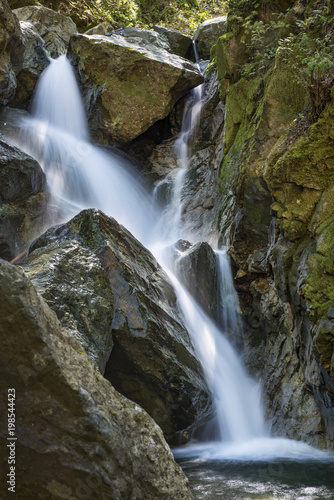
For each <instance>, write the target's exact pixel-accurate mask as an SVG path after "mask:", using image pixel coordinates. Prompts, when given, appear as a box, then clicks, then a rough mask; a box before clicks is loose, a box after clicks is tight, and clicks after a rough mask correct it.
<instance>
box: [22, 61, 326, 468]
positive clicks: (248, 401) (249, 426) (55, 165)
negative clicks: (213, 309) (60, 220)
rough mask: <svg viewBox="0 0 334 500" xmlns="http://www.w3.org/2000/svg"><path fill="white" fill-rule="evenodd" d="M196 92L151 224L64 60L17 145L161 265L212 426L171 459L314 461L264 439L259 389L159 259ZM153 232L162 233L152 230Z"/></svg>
mask: <svg viewBox="0 0 334 500" xmlns="http://www.w3.org/2000/svg"><path fill="white" fill-rule="evenodd" d="M57 79H58V82H59V80H61V84H60V83H57ZM201 92H202V87H199V88H197V89H195V90H194V92H193V97H192V102H190V103H189V107H188V108H186V113H185V119H184V124H183V127H182V131H181V134H180V137H179V139H178V140H177V152H178V155H179V165H180V166H179V170H178V171H177V172H176V173H175V172H174V173H173V175H174V176H175V177H174V180H175V182H174V188H173V194H172V197H171V203H170V207H169V209H168V210H167V212H164V213H163V214H161V215H160V220H159V222H157V220H158V216H157V211H156V210H155V209H154V207H153V203H152V198H150V196H148V195H147V193H146V191H145V189H144V188H143V187H142V186H141V184H140V182H139V180H138V177H136V176H135V175H134V173H133V171H132V170H131V168H130V165H129V164H128V163H127V162H126V161H124V160H123V159H122V158H121V157H120V156H119V155H117V154H114V153H110V152H106V151H104V150H102V149H100V148H98V147H96V146H93V145H92V144H91V142H90V140H89V134H88V131H87V125H86V120H85V114H84V110H83V107H82V103H81V99H80V96H79V93H78V89H77V85H76V81H75V76H74V74H73V70H72V68H71V65H70V63H69V61H68V60H67V59H66V57H65V56H61V57H60V58H59V59H57V60H53V61H52V62H51V64H50V66H49V67H48V68H47V70H46V71H45V72H44V74H43V76H42V78H41V80H40V82H39V85H38V89H37V92H36V95H35V105H34V107H33V113H34V114H33V116H32V117H31V118H29V119H27V120H25V122H24V123H23V124H22V131H23V132H22V136H21V137H20V138H19V139H18V143H19V145H20V147H21V148H22V149H25V150H26V151H27V152H29V153H30V154H31V155H32V156H34V157H35V158H36V159H37V160H38V161H39V162H40V163H41V165H42V167H43V169H44V170H45V172H46V174H47V177H48V182H49V184H50V189H51V190H52V192H53V193H54V194H55V195H56V196H57V197H58V198H59V199H60V200H65V201H66V202H67V203H71V204H72V205H74V206H75V210H76V211H77V212H78V211H79V210H81V209H82V208H87V207H95V208H100V209H101V210H103V211H105V212H106V213H107V214H109V215H111V216H112V217H114V218H116V219H117V220H118V222H120V223H122V224H123V225H125V226H126V227H127V228H128V229H129V230H130V231H131V232H132V233H133V234H134V235H135V236H136V237H137V238H138V239H140V241H141V242H142V243H144V244H145V245H146V246H148V247H149V248H150V249H151V250H152V251H153V252H154V253H155V255H156V256H157V258H158V260H160V262H161V264H162V265H165V267H166V270H167V272H168V274H169V276H170V279H171V280H172V282H173V284H174V287H175V290H176V293H177V296H178V300H179V304H180V307H181V310H182V312H183V315H184V318H185V322H186V325H187V327H188V329H189V332H190V334H191V336H192V339H193V343H194V345H195V349H196V351H197V354H198V356H199V358H200V361H201V363H202V365H203V369H204V372H205V374H206V377H207V380H208V383H209V385H210V387H211V389H212V392H213V395H214V397H215V402H216V410H217V420H218V427H219V435H217V441H216V442H215V443H210V444H200V445H193V446H188V447H185V448H183V449H182V450H179V451H177V452H176V454H177V453H180V454H190V455H193V454H195V455H196V454H206V455H207V456H210V457H213V458H214V457H218V458H219V457H225V458H226V457H232V458H239V459H244V458H245V457H247V458H254V457H258V456H259V455H261V457H262V458H263V457H267V458H268V457H270V458H272V457H275V456H288V457H296V456H303V457H309V456H311V457H312V458H315V456H316V454H318V455H319V456H320V455H321V454H322V452H320V451H316V450H314V449H313V448H311V447H309V446H308V445H306V444H304V443H296V442H293V441H289V440H285V439H276V440H274V439H272V438H269V437H268V432H267V429H266V426H265V423H264V416H263V410H262V406H261V395H260V388H259V385H258V384H256V383H255V382H254V381H252V380H251V379H250V378H249V377H248V375H247V374H246V372H245V370H244V368H243V366H242V363H241V360H240V358H239V356H238V355H237V354H236V352H235V350H234V348H233V347H232V346H231V345H230V343H229V341H228V340H227V339H226V337H224V335H223V334H222V332H220V331H219V330H218V328H217V327H216V326H215V325H214V324H213V322H212V321H211V320H210V319H209V318H208V317H207V316H206V315H205V314H204V312H203V311H202V310H201V308H200V307H199V306H198V304H196V302H195V301H194V299H193V298H192V297H191V296H190V295H189V293H188V292H186V291H185V289H184V288H183V286H182V285H181V284H180V282H179V281H178V279H177V278H176V277H175V275H174V274H173V271H172V270H171V269H170V264H169V260H168V259H166V247H168V246H169V245H170V243H171V242H173V241H175V239H178V238H181V237H183V236H184V235H183V230H182V224H181V214H182V188H183V183H184V179H185V175H186V172H187V166H188V161H189V141H190V140H191V135H192V133H193V131H194V127H195V126H196V123H197V122H198V118H199V113H200V109H201V101H202V98H201ZM166 214H167V215H166ZM69 215H70V216H72V215H73V213H70V214H69ZM159 226H160V228H161V227H162V228H163V232H162V231H160V230H158V228H159ZM175 226H176V227H177V230H176V231H175ZM152 228H154V229H155V233H154V234H152ZM229 279H231V278H229ZM232 323H233V320H230V324H232ZM273 443H274V444H273ZM321 456H322V455H321Z"/></svg>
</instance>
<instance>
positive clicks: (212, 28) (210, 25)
mask: <svg viewBox="0 0 334 500" xmlns="http://www.w3.org/2000/svg"><path fill="white" fill-rule="evenodd" d="M226 19H227V17H226V16H222V17H216V18H214V19H208V20H207V21H204V23H202V24H200V25H199V26H198V28H197V30H196V33H195V35H194V41H195V43H196V46H197V51H198V55H199V57H200V58H202V59H209V57H210V50H211V47H212V46H213V45H215V44H216V43H217V40H218V38H219V37H220V36H222V35H224V33H225V31H226Z"/></svg>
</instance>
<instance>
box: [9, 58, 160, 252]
mask: <svg viewBox="0 0 334 500" xmlns="http://www.w3.org/2000/svg"><path fill="white" fill-rule="evenodd" d="M16 142H17V143H18V145H19V146H20V147H21V149H23V150H24V151H26V152H27V153H28V154H30V155H31V156H33V157H34V158H36V159H37V161H38V162H39V163H40V165H41V166H42V168H43V170H44V172H45V173H46V176H47V179H48V183H49V186H50V190H51V192H52V194H53V195H54V196H56V197H57V198H58V201H59V203H60V204H62V203H65V205H66V207H69V206H71V205H72V210H70V211H69V216H72V215H73V211H74V212H76V213H77V212H78V211H80V210H81V209H83V208H89V207H94V208H100V209H101V210H103V211H104V212H105V213H107V214H108V215H111V216H113V217H114V218H115V219H116V220H117V221H118V222H119V223H121V224H123V225H124V226H125V227H126V228H127V229H129V231H131V232H132V234H134V236H136V238H138V239H139V240H140V241H142V242H143V241H144V240H145V242H146V244H147V234H148V228H151V227H152V226H154V225H155V221H156V218H155V217H156V214H155V212H154V207H153V206H152V201H151V197H150V196H149V195H148V193H147V192H146V190H145V189H144V187H143V186H142V185H141V184H140V182H139V179H138V175H136V172H135V170H134V169H133V168H132V166H131V164H130V162H128V161H126V160H125V159H124V158H122V157H121V156H120V155H118V154H116V153H115V152H111V151H105V150H103V149H102V148H99V147H97V146H94V145H93V144H91V142H90V139H89V133H88V129H87V122H86V116H85V111H84V107H83V104H82V100H81V96H80V92H79V89H78V86H77V83H76V78H75V74H74V70H73V68H72V66H71V64H70V62H69V61H68V59H67V58H66V56H64V55H63V56H60V57H59V58H58V59H54V60H52V61H51V64H50V65H49V66H48V68H47V69H46V70H45V71H44V73H43V75H42V77H41V78H40V80H39V83H38V86H37V89H36V93H35V98H34V103H33V108H32V116H31V117H30V118H28V119H25V120H24V121H23V123H22V133H21V135H20V137H19V138H17V139H16Z"/></svg>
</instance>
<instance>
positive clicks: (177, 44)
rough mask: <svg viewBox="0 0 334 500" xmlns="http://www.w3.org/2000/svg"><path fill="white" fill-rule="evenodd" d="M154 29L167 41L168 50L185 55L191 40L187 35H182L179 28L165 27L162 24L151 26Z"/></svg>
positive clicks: (178, 54)
mask: <svg viewBox="0 0 334 500" xmlns="http://www.w3.org/2000/svg"><path fill="white" fill-rule="evenodd" d="M153 29H154V31H156V32H157V33H159V34H160V35H163V36H164V37H165V38H166V39H167V40H168V43H169V46H170V51H171V52H172V53H173V54H176V55H177V56H181V57H186V54H187V52H188V51H189V49H190V46H191V44H192V40H191V38H190V37H189V36H187V35H184V34H183V33H181V31H179V30H174V29H173V28H165V27H164V26H157V25H155V26H153Z"/></svg>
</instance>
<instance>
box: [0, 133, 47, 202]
mask: <svg viewBox="0 0 334 500" xmlns="http://www.w3.org/2000/svg"><path fill="white" fill-rule="evenodd" d="M1 139H2V140H0V202H1V203H10V202H12V201H16V200H17V201H18V200H22V199H24V198H27V197H28V196H32V195H35V194H37V193H39V192H40V191H42V190H43V189H44V188H45V184H46V179H45V175H44V172H43V171H42V169H41V167H40V165H39V164H38V163H37V161H35V160H34V159H33V158H31V157H30V156H28V155H26V154H25V153H23V151H21V150H20V149H18V148H16V147H15V146H14V145H11V144H9V143H8V142H7V140H6V139H5V138H4V137H2V138H1Z"/></svg>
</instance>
